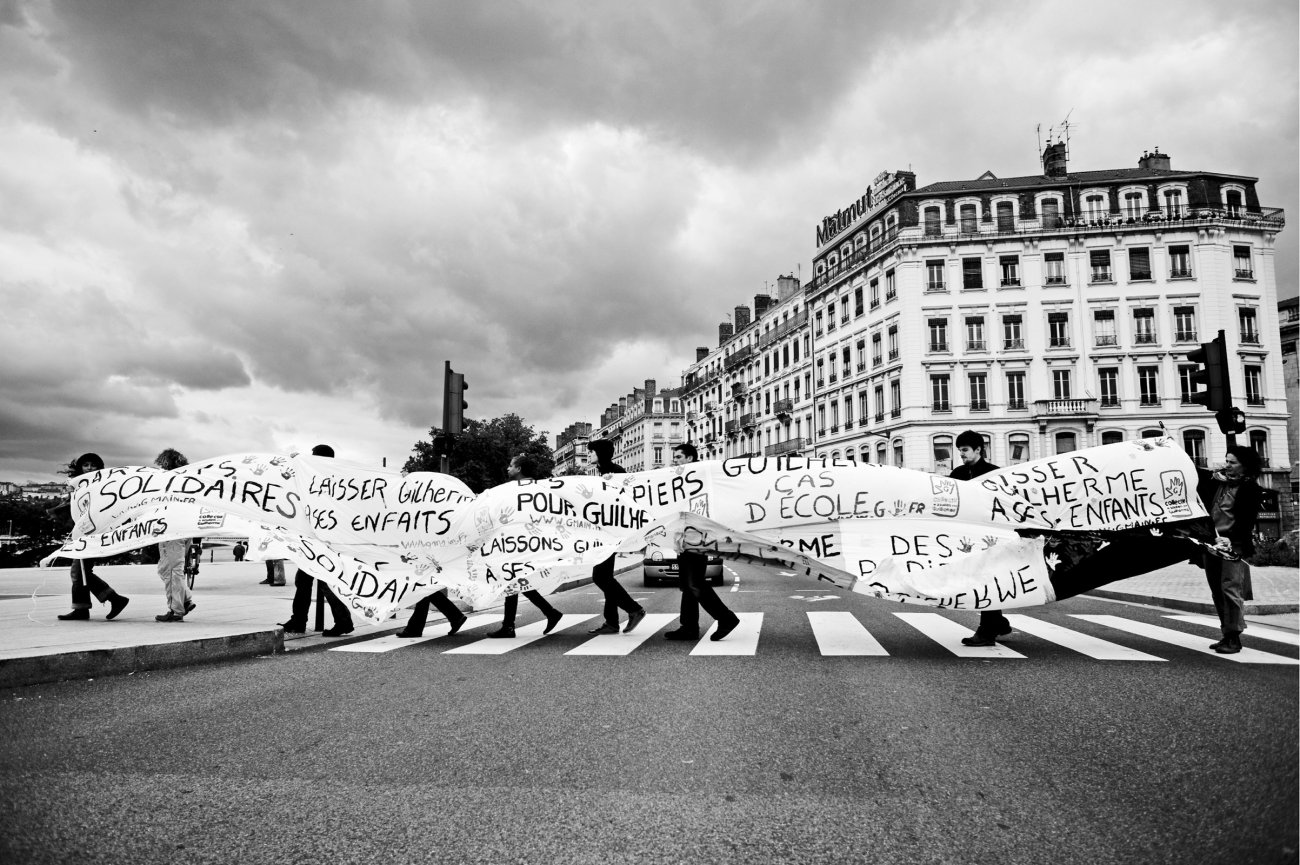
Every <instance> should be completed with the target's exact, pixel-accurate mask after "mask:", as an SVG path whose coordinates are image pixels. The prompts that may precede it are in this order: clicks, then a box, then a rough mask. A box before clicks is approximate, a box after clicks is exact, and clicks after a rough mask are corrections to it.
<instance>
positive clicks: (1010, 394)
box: [1007, 372, 1025, 409]
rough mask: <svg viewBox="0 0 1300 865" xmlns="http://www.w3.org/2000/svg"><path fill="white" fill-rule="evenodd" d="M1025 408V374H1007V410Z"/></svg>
mask: <svg viewBox="0 0 1300 865" xmlns="http://www.w3.org/2000/svg"><path fill="white" fill-rule="evenodd" d="M1024 407H1025V374H1024V373H1023V372H1009V373H1007V408H1008V409H1022V408H1024Z"/></svg>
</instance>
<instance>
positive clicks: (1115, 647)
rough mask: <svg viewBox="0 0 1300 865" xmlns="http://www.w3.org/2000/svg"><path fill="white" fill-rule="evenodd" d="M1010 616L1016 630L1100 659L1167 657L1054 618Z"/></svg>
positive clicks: (1146, 659)
mask: <svg viewBox="0 0 1300 865" xmlns="http://www.w3.org/2000/svg"><path fill="white" fill-rule="evenodd" d="M1007 620H1008V621H1010V622H1011V627H1013V628H1015V629H1016V630H1017V631H1024V632H1025V633H1026V634H1032V635H1033V636H1035V637H1039V638H1040V639H1043V640H1047V641H1048V642H1049V643H1055V644H1056V645H1058V646H1062V647H1064V648H1066V649H1073V650H1074V651H1076V652H1079V653H1081V654H1084V655H1087V656H1088V657H1089V658H1096V659H1097V660H1099V661H1163V660H1165V659H1164V658H1157V657H1156V656H1155V655H1148V654H1147V653H1146V652H1139V651H1138V650H1137V649H1130V648H1129V647H1128V646H1121V645H1120V644H1119V643H1111V642H1108V641H1106V640H1101V639H1098V638H1097V637H1094V636H1092V635H1090V634H1084V633H1081V632H1079V631H1072V630H1070V629H1069V628H1063V627H1061V626H1060V625H1054V624H1052V623H1051V622H1044V621H1043V620H1042V619H1035V618H1034V617H1033V616H1026V615H1016V614H1008V615H1007Z"/></svg>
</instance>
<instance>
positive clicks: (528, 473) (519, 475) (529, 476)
mask: <svg viewBox="0 0 1300 865" xmlns="http://www.w3.org/2000/svg"><path fill="white" fill-rule="evenodd" d="M541 468H542V467H541V465H540V464H539V463H538V462H537V457H535V456H533V455H532V454H515V456H514V458H513V459H511V460H510V465H509V466H507V467H506V475H507V476H508V477H509V478H510V480H512V481H518V480H533V481H535V480H537V479H538V477H537V476H538V475H539V474H541Z"/></svg>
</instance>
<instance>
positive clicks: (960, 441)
mask: <svg viewBox="0 0 1300 865" xmlns="http://www.w3.org/2000/svg"><path fill="white" fill-rule="evenodd" d="M957 453H959V454H960V455H961V461H962V462H964V463H966V464H967V465H970V464H971V463H977V462H979V461H980V459H981V458H982V457H983V456H984V437H983V436H981V435H980V434H979V433H977V432H975V430H973V429H968V430H966V432H964V433H962V434H961V435H959V436H957Z"/></svg>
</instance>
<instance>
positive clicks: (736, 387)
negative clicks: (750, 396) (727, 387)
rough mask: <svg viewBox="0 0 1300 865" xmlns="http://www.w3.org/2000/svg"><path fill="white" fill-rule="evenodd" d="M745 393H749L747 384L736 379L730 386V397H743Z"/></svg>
mask: <svg viewBox="0 0 1300 865" xmlns="http://www.w3.org/2000/svg"><path fill="white" fill-rule="evenodd" d="M747 393H749V385H747V384H745V383H744V382H743V381H738V382H736V383H734V384H733V385H732V386H731V398H732V399H744V398H745V395H746V394H747Z"/></svg>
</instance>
